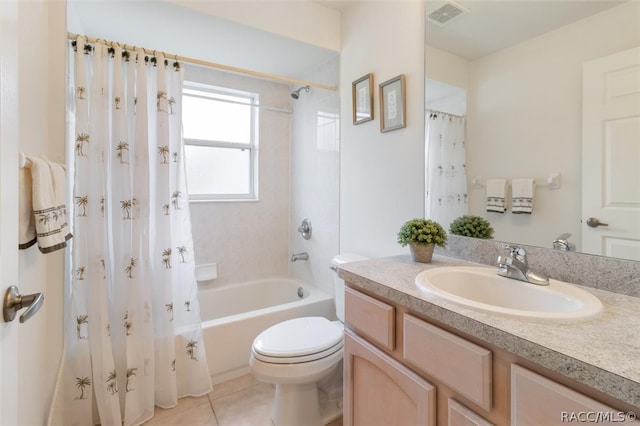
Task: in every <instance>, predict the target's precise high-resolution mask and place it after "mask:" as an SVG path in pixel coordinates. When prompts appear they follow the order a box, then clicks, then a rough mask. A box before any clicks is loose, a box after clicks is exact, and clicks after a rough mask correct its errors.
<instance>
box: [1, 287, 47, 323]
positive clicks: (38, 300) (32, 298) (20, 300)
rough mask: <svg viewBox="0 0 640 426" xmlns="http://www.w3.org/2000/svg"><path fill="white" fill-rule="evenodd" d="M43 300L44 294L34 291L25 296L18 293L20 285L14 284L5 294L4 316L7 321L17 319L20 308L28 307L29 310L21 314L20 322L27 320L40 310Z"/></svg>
mask: <svg viewBox="0 0 640 426" xmlns="http://www.w3.org/2000/svg"><path fill="white" fill-rule="evenodd" d="M43 302H44V294H42V293H34V294H27V295H25V296H23V295H21V294H20V293H18V287H16V286H15V285H12V286H11V287H9V288H8V289H7V291H6V292H5V294H4V303H3V305H2V316H3V317H4V320H5V321H6V322H10V321H13V320H14V319H15V317H16V313H17V312H18V311H19V310H20V309H22V308H27V310H26V311H24V312H23V313H22V315H20V322H25V321H26V320H28V319H29V318H31V317H32V316H33V315H34V314H35V313H36V312H38V309H40V307H41V306H42V303H43Z"/></svg>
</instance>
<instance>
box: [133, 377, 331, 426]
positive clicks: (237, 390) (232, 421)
mask: <svg viewBox="0 0 640 426" xmlns="http://www.w3.org/2000/svg"><path fill="white" fill-rule="evenodd" d="M274 393H275V388H274V386H273V385H270V384H268V383H261V382H259V381H257V380H256V379H254V378H253V376H252V375H251V374H247V375H245V376H242V377H238V378H237V379H233V380H230V381H228V382H225V383H220V384H217V385H214V387H213V392H211V393H210V394H208V395H205V396H201V397H198V398H182V399H180V401H179V402H178V405H177V406H176V407H174V408H171V409H168V410H165V409H162V408H156V412H155V415H154V417H153V418H152V419H151V420H149V421H148V422H146V423H145V426H178V425H179V426H183V425H187V426H272V423H271V405H272V403H273V396H274ZM300 426H304V425H300ZM329 426H342V419H338V420H336V421H334V422H332V423H331V424H330V425H329Z"/></svg>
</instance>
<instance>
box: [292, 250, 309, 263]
mask: <svg viewBox="0 0 640 426" xmlns="http://www.w3.org/2000/svg"><path fill="white" fill-rule="evenodd" d="M296 260H309V253H307V252H306V251H303V252H302V253H294V254H292V255H291V261H292V262H295V261H296Z"/></svg>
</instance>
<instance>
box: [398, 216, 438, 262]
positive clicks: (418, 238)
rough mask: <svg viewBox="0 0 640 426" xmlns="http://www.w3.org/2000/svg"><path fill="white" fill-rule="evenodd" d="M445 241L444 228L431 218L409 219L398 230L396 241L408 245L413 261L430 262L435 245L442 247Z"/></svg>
mask: <svg viewBox="0 0 640 426" xmlns="http://www.w3.org/2000/svg"><path fill="white" fill-rule="evenodd" d="M446 241H447V233H446V231H445V230H444V228H443V227H442V226H441V225H440V224H439V223H438V222H435V221H433V220H431V219H423V218H416V219H412V220H409V221H407V222H405V223H404V225H402V227H401V228H400V232H398V243H400V245H401V246H402V247H404V246H406V245H407V244H408V245H409V250H410V251H411V257H412V258H413V260H414V261H415V262H421V263H430V262H431V257H432V256H433V249H434V248H435V246H440V247H444V246H445V243H446Z"/></svg>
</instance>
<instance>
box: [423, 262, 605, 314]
mask: <svg viewBox="0 0 640 426" xmlns="http://www.w3.org/2000/svg"><path fill="white" fill-rule="evenodd" d="M549 281H550V284H549V285H548V286H539V285H535V284H531V283H526V282H523V281H518V280H514V279H511V278H505V277H501V276H499V275H497V273H496V269H495V268H484V267H466V266H460V267H442V268H435V269H429V270H426V271H423V272H421V273H420V274H418V276H417V277H416V285H417V286H418V288H419V289H420V290H421V291H423V292H425V293H428V294H432V295H436V296H438V297H441V298H443V299H446V300H447V301H449V302H452V303H455V304H458V305H461V306H463V307H466V308H470V309H475V310H478V311H483V312H490V313H497V314H501V315H508V316H512V317H519V318H531V319H539V320H565V321H575V320H584V319H589V318H593V317H595V316H597V315H598V314H599V313H600V312H601V311H602V309H603V306H602V302H600V300H599V299H598V298H597V297H595V296H594V295H593V294H591V293H589V292H587V291H585V290H582V289H581V288H579V287H577V286H575V285H573V284H569V283H566V282H563V281H557V280H554V279H550V280H549Z"/></svg>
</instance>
